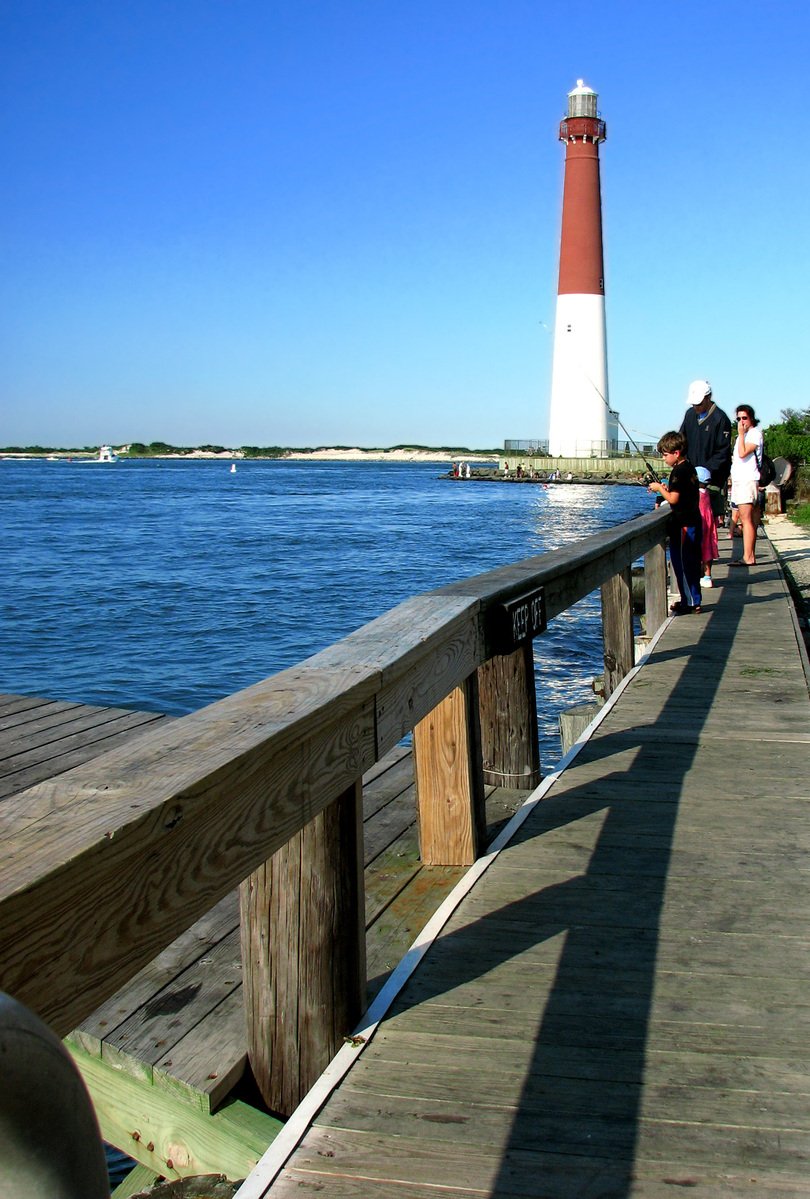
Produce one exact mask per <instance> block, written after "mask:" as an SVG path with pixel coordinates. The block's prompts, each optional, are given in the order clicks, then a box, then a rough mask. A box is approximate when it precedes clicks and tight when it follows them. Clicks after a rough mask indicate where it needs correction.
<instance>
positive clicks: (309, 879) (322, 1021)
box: [139, 781, 366, 1116]
mask: <svg viewBox="0 0 810 1199" xmlns="http://www.w3.org/2000/svg"><path fill="white" fill-rule="evenodd" d="M362 805H363V795H362V786H361V784H360V782H359V781H358V782H357V783H356V784H355V785H354V786H353V787H351V788H349V789H348V790H347V791H346V792H345V793H344V794H343V795H342V796H340V797H338V799H337V801H336V802H335V803H333V804H332V805H331V806H330V807H328V808H326V809H325V810H324V811H323V812H320V813H319V814H318V815H317V816H315V817H314V818H313V819H312V820H311V821H310V822H309V824H308V825H306V826H305V827H304V828H303V829H302V830H301V832H300V833H299V834H298V835H297V836H296V837H294V838H293V839H292V841H290V842H288V843H287V844H286V845H285V846H283V847H282V849H280V850H277V851H276V853H275V855H274V856H273V858H272V859H271V860H270V861H269V862H267V863H266V865H265V866H264V867H262V868H260V869H259V870H257V871H254V872H253V873H252V874H251V875H250V877H249V878H248V879H247V880H246V881H245V883H243V885H242V889H241V929H242V962H243V966H244V988H243V990H244V1000H245V1012H246V1024H247V1038H248V1042H247V1044H248V1057H249V1059H250V1064H251V1067H252V1070H253V1076H254V1078H255V1080H256V1083H257V1085H258V1087H259V1089H260V1091H261V1093H262V1096H263V1098H264V1100H265V1102H266V1104H267V1105H268V1107H269V1108H270V1110H271V1111H274V1112H277V1113H279V1114H281V1115H283V1116H288V1115H289V1114H290V1113H291V1112H292V1111H293V1110H294V1108H296V1107H297V1106H298V1104H299V1103H300V1102H301V1099H302V1098H303V1096H304V1094H305V1093H306V1092H307V1091H308V1090H309V1088H310V1087H311V1086H312V1084H313V1082H314V1081H315V1079H316V1078H317V1077H318V1075H319V1074H320V1073H321V1072H322V1071H323V1070H324V1069H325V1067H326V1065H327V1064H328V1062H329V1060H330V1059H331V1058H332V1057H333V1056H334V1054H335V1052H336V1051H337V1048H338V1046H339V1045H340V1043H341V1039H342V1038H343V1037H344V1036H346V1035H347V1034H348V1033H349V1032H350V1031H351V1029H352V1028H353V1027H354V1025H355V1024H356V1022H357V1020H358V1019H359V1016H360V1013H361V1011H362V1010H363V1006H364V1001H365V987H366V973H365V906H364V897H363V849H362ZM139 1056H140V1055H139Z"/></svg>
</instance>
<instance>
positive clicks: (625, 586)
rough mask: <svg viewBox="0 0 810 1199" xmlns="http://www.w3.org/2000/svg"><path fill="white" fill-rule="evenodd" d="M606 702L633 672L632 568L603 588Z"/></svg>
mask: <svg viewBox="0 0 810 1199" xmlns="http://www.w3.org/2000/svg"><path fill="white" fill-rule="evenodd" d="M602 641H603V643H604V655H605V699H607V698H608V697H609V696H610V695H611V694H612V693H613V692H614V691H615V690H616V688H617V687H618V685H619V683H620V682H621V681H622V679H623V678H624V676H625V675H626V674H629V672H630V671H631V670H632V669H633V665H634V657H635V653H634V645H633V579H632V573H631V569H630V567H629V566H626V567H625V568H624V570H620V571H619V573H618V574H615V575H613V577H612V578H611V579H608V581H607V582H606V583H603V584H602Z"/></svg>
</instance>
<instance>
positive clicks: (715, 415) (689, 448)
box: [680, 379, 731, 520]
mask: <svg viewBox="0 0 810 1199" xmlns="http://www.w3.org/2000/svg"><path fill="white" fill-rule="evenodd" d="M686 403H687V410H686V415H685V416H684V418H683V421H682V422H681V429H680V431H681V433H683V435H684V437H685V438H686V457H687V458H688V459H689V461H690V462H691V463H692V465H693V466H695V467H698V466H705V468H706V470H708V471H709V472H710V474H711V479H710V480H709V488H708V490H709V498H710V499H711V501H712V509H713V511H714V515H715V517H716V518H717V519H718V520H722V519H723V517H724V516H725V502H726V499H725V489H726V484H727V483H728V476H729V473H730V471H731V421H730V420H729V418H728V416H727V415H726V414H725V412H724V411H723V409H722V408H718V407H717V405H716V404H715V402H714V400H713V399H712V386H711V383H709V381H708V380H707V379H695V381H694V382H693V383H690V384H689V390H688V391H687V393H686Z"/></svg>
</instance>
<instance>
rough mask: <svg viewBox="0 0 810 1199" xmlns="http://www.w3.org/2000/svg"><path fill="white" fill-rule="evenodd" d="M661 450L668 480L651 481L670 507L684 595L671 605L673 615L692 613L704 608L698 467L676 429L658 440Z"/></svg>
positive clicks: (672, 546) (672, 551)
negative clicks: (701, 605) (701, 601)
mask: <svg viewBox="0 0 810 1199" xmlns="http://www.w3.org/2000/svg"><path fill="white" fill-rule="evenodd" d="M658 453H659V454H660V455H661V457H662V458H663V459H664V462H665V463H666V465H667V467H668V469H669V480H668V482H666V483H657V482H655V483H650V485H649V487H648V488H647V490H648V491H652V492H656V493H657V494H658V495H660V496H661V498H662V499H663V500H664V501H665V502H666V503H667V504H669V506H670V510H671V511H670V516H669V527H668V529H667V534H668V536H669V560H670V562H671V563H672V570H673V573H674V575H675V579H676V581H677V584H678V591H679V592H680V595H681V598H680V600H679V601H678V602H677V603H674V604H673V605H672V607H671V608H670V612H671V613H672V614H673V616H688V615H689V614H690V613H692V612H699V611H700V599H701V594H700V573H701V552H702V548H703V546H702V542H703V524H702V521H701V519H700V499H699V488H698V480H697V474H696V473H695V468H694V466H693V465H692V463H691V462H690V461H689V459H688V458H687V457H686V438H685V437H684V435H683V433H678V432H676V431H675V430H674V429H672V430H671V431H670V432H669V433H665V434H664V436H663V437H662V438H661V440H660V441H659V442H658Z"/></svg>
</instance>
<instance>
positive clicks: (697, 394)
mask: <svg viewBox="0 0 810 1199" xmlns="http://www.w3.org/2000/svg"><path fill="white" fill-rule="evenodd" d="M711 394H712V385H711V383H709V381H708V380H707V379H695V381H694V383H690V384H689V390H688V391H687V393H686V402H687V404H702V403H703V401H704V400H705V399H706V396H710V395H711Z"/></svg>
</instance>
